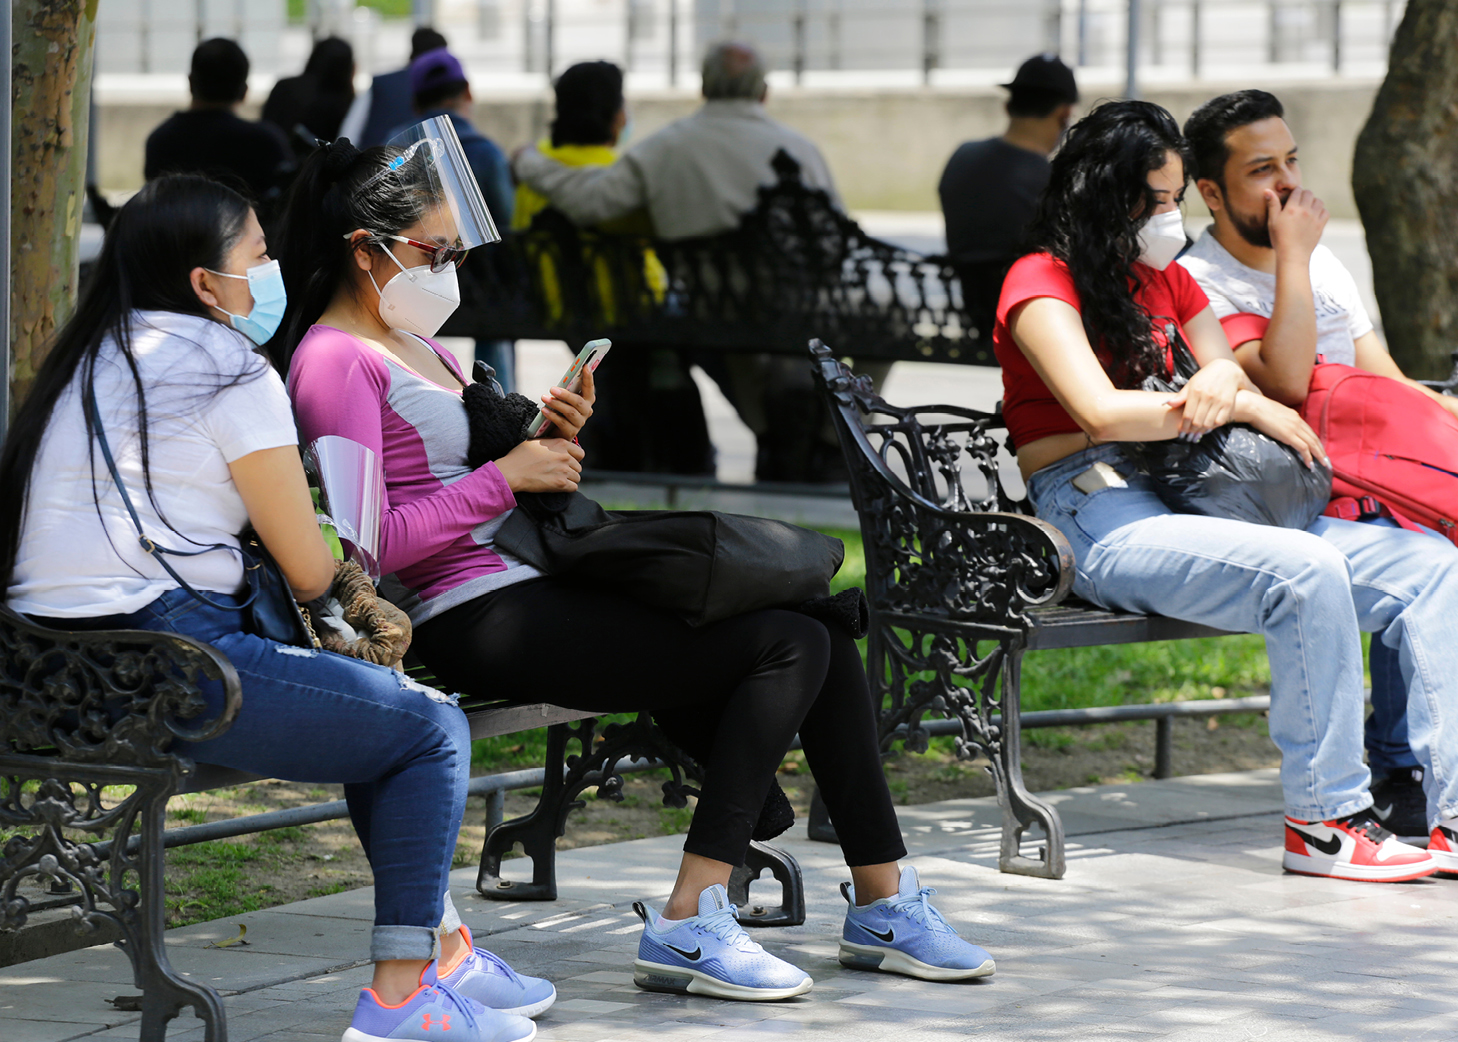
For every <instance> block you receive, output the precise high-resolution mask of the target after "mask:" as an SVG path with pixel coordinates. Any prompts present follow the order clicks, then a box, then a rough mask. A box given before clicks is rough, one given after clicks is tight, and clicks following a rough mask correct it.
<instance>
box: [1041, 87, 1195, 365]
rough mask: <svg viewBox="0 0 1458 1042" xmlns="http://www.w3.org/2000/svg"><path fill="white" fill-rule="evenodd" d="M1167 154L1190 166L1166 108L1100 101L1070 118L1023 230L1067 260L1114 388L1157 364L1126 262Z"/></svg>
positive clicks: (1134, 251) (1159, 356)
mask: <svg viewBox="0 0 1458 1042" xmlns="http://www.w3.org/2000/svg"><path fill="white" fill-rule="evenodd" d="M1170 153H1174V154H1175V155H1177V156H1179V157H1180V159H1181V161H1182V162H1183V163H1184V164H1185V168H1186V170H1187V171H1188V169H1189V165H1190V163H1189V155H1188V149H1187V148H1186V146H1185V140H1184V138H1182V137H1181V136H1180V128H1179V124H1177V123H1176V122H1175V121H1174V117H1173V116H1171V115H1170V114H1169V113H1168V112H1166V111H1165V110H1164V109H1162V108H1160V107H1159V106H1158V105H1155V104H1152V103H1150V102H1147V101H1108V102H1104V103H1103V104H1102V105H1099V106H1098V107H1097V108H1095V109H1094V110H1093V111H1092V112H1090V113H1089V114H1088V115H1087V116H1085V117H1084V118H1083V119H1081V120H1079V121H1078V122H1077V123H1075V124H1074V125H1073V128H1072V129H1071V130H1069V132H1068V137H1067V138H1066V139H1065V140H1064V142H1063V145H1062V147H1061V148H1059V150H1058V154H1057V155H1056V156H1054V157H1053V163H1052V170H1051V171H1050V173H1049V176H1048V187H1047V188H1045V189H1044V190H1043V198H1042V200H1041V201H1040V202H1039V204H1038V215H1037V217H1036V218H1034V221H1033V225H1032V228H1031V229H1030V230H1029V242H1030V244H1031V247H1032V251H1038V250H1042V251H1046V252H1048V253H1050V254H1052V255H1053V256H1054V257H1056V258H1058V259H1059V260H1061V261H1063V263H1065V264H1066V265H1068V270H1069V273H1070V274H1071V275H1072V276H1073V285H1074V288H1075V289H1077V290H1078V298H1079V302H1080V308H1081V313H1082V317H1083V328H1084V330H1085V332H1087V333H1088V340H1089V343H1090V344H1092V345H1094V350H1095V351H1096V352H1098V354H1099V357H1100V359H1101V360H1102V361H1103V362H1104V365H1105V368H1106V369H1108V370H1109V376H1110V378H1111V379H1112V380H1113V381H1114V383H1115V384H1116V385H1117V386H1120V387H1125V388H1137V387H1139V385H1140V384H1141V383H1142V382H1143V381H1144V378H1145V377H1146V376H1148V375H1150V374H1151V373H1155V372H1163V371H1164V351H1163V349H1162V348H1159V347H1157V346H1156V345H1155V342H1154V337H1153V336H1152V335H1151V328H1152V319H1153V316H1151V315H1150V314H1149V312H1147V311H1146V310H1145V309H1144V308H1143V307H1141V306H1140V305H1139V303H1138V302H1137V301H1136V300H1135V299H1134V293H1135V290H1136V288H1137V287H1138V286H1139V285H1140V279H1139V275H1138V274H1137V273H1136V272H1135V271H1134V263H1135V261H1137V260H1138V259H1139V252H1140V248H1139V229H1140V226H1141V225H1143V224H1144V221H1145V220H1146V219H1147V217H1148V216H1149V215H1150V214H1152V213H1153V212H1154V209H1155V207H1156V206H1157V205H1158V201H1157V200H1156V198H1155V195H1154V190H1153V189H1152V188H1150V187H1149V174H1150V173H1152V172H1153V171H1155V170H1158V169H1159V168H1160V167H1162V166H1164V164H1165V163H1166V162H1168V159H1169V154H1170ZM1186 176H1187V177H1188V174H1186Z"/></svg>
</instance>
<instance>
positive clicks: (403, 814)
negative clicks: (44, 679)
mask: <svg viewBox="0 0 1458 1042" xmlns="http://www.w3.org/2000/svg"><path fill="white" fill-rule="evenodd" d="M209 597H210V599H212V600H216V601H220V602H223V601H230V600H231V601H235V602H236V600H237V598H229V597H226V596H224V595H222V594H210V595H209ZM42 621H43V622H44V621H49V622H50V623H51V625H54V626H57V627H59V628H70V629H88V630H92V629H141V630H163V631H168V632H172V633H182V634H186V635H187V636H189V637H195V638H197V639H198V640H201V641H205V642H206V643H208V644H211V645H212V646H213V647H215V648H217V649H218V650H219V651H221V652H222V653H223V654H224V655H226V656H227V657H228V661H230V662H231V663H232V664H233V668H234V669H236V670H237V671H238V678H239V679H240V680H241V681H242V682H243V708H242V711H241V712H240V713H239V714H238V719H237V720H236V721H234V723H233V726H232V727H230V728H229V729H228V730H227V731H226V732H224V733H223V734H222V735H221V736H220V737H218V738H214V739H213V740H211V741H208V742H195V743H185V744H183V745H181V746H179V748H178V751H179V752H182V753H183V754H184V755H186V756H189V757H191V758H193V759H194V760H196V761H198V762H199V763H212V764H219V765H221V766H224V767H233V768H237V769H239V770H245V771H252V772H254V773H256V774H262V775H266V776H268V777H270V778H283V779H286V780H288V781H297V782H313V783H325V782H342V783H344V794H345V799H346V800H347V801H348V803H349V816H350V818H351V820H352V821H353V822H354V828H355V831H356V832H358V833H359V839H360V843H361V844H363V846H364V849H365V854H366V855H367V856H368V857H369V860H370V867H371V868H372V869H373V870H374V875H375V927H374V931H373V934H372V935H371V938H370V957H371V958H372V959H373V960H375V961H377V962H378V961H380V960H383V959H430V958H434V957H435V954H436V952H437V948H436V938H437V930H438V928H439V925H440V923H441V916H442V913H443V911H444V910H445V907H446V898H447V892H446V887H447V883H448V877H449V874H450V870H451V858H452V856H453V855H454V854H455V850H456V833H457V832H458V831H459V829H460V825H461V815H462V814H463V813H464V812H465V807H466V784H467V782H469V781H470V774H471V739H470V731H469V728H468V727H467V725H466V718H465V714H464V713H462V712H461V711H460V709H458V708H457V707H456V705H455V704H454V699H453V698H452V697H451V696H449V695H444V694H441V693H440V692H439V691H436V690H434V689H433V688H427V687H424V686H422V685H420V684H417V683H415V682H414V681H412V680H409V679H408V678H406V677H405V675H404V674H402V673H399V672H397V671H396V670H393V669H387V668H385V667H384V666H376V665H372V664H371V663H368V662H362V661H360V660H359V659H353V658H347V657H345V656H343V655H336V654H333V653H331V652H328V651H311V650H309V649H306V648H295V647H289V646H287V645H283V644H277V643H275V642H273V641H270V640H265V639H263V638H262V637H255V636H253V635H252V634H248V633H244V632H242V625H243V624H242V616H241V614H240V613H239V612H238V611H224V610H221V609H218V608H212V607H209V606H207V605H205V604H203V603H201V602H200V601H198V600H196V599H195V598H193V597H192V596H190V595H189V594H188V593H187V591H185V590H180V589H178V590H169V591H168V592H167V593H164V594H163V595H162V596H161V597H158V598H157V599H156V600H155V601H153V602H152V603H151V604H149V605H147V606H146V607H145V608H142V609H140V610H138V611H135V612H132V613H130V614H126V615H108V616H103V617H101V618H95V619H65V620H42ZM203 690H204V693H205V695H206V697H207V699H208V712H209V713H210V714H216V713H217V712H218V711H219V710H220V709H221V708H222V699H223V691H222V685H221V684H217V683H213V682H206V681H205V682H204V684H203Z"/></svg>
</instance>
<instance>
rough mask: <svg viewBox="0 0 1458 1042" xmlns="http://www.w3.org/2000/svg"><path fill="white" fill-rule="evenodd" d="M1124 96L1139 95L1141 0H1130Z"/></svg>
mask: <svg viewBox="0 0 1458 1042" xmlns="http://www.w3.org/2000/svg"><path fill="white" fill-rule="evenodd" d="M1124 73H1125V74H1124V97H1126V98H1130V99H1133V98H1137V97H1139V0H1129V32H1128V36H1127V38H1126V40H1125V55H1124Z"/></svg>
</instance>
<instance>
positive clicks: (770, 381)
mask: <svg viewBox="0 0 1458 1042" xmlns="http://www.w3.org/2000/svg"><path fill="white" fill-rule="evenodd" d="M703 94H704V104H703V107H702V108H700V109H699V110H698V111H697V112H695V113H693V114H692V115H689V116H685V117H684V118H683V119H680V120H676V121H675V122H673V123H670V124H669V125H668V126H666V127H664V128H663V129H662V130H660V131H658V132H657V133H655V134H652V135H650V136H649V137H647V138H645V139H644V140H642V141H640V142H639V143H638V144H636V145H634V146H633V147H632V148H631V149H629V150H628V151H627V152H625V153H624V154H623V155H622V157H621V158H620V159H619V160H618V161H617V162H616V163H613V164H612V165H611V166H583V167H573V166H568V165H567V164H565V163H562V162H560V161H558V160H556V159H553V158H551V157H550V156H547V155H544V154H543V153H542V151H541V150H540V149H537V148H528V149H526V150H524V151H523V152H522V153H521V154H520V155H519V156H518V157H517V158H516V161H515V163H514V167H515V171H516V175H517V177H518V178H519V179H520V180H521V181H523V182H525V183H526V184H528V185H530V186H531V187H532V188H533V189H534V190H536V191H538V192H540V193H542V194H543V195H545V196H546V197H547V198H549V199H550V200H551V201H552V205H553V206H555V207H556V208H557V209H559V210H561V211H562V212H563V213H565V214H566V215H567V216H568V217H570V218H571V219H572V220H573V221H574V222H575V223H577V224H579V225H583V226H591V225H597V224H601V223H602V222H603V221H609V220H613V219H615V218H620V217H624V216H627V215H628V214H631V213H634V212H635V211H638V210H643V209H646V211H647V215H648V218H649V219H650V220H651V221H652V224H653V229H654V232H655V234H657V235H658V236H659V237H660V238H663V239H689V238H695V237H697V236H704V235H716V234H719V233H721V232H726V231H730V230H731V229H733V228H737V227H738V226H739V223H740V221H741V220H742V219H743V218H744V215H745V214H746V213H748V212H749V211H751V210H753V209H754V207H755V206H756V204H757V203H758V202H759V189H760V187H761V186H768V185H773V184H774V183H775V182H776V181H777V180H778V177H777V175H776V174H775V171H774V168H773V167H772V166H771V161H772V160H773V159H774V157H775V155H776V154H777V153H779V152H780V151H782V150H783V151H784V152H786V153H788V154H789V155H790V156H791V157H792V158H794V159H795V160H796V162H798V163H799V164H800V180H801V182H802V183H804V184H805V185H806V186H807V187H809V188H818V189H821V190H822V191H824V192H825V193H826V195H827V196H829V198H830V201H831V203H832V205H834V206H835V207H836V208H838V209H840V208H843V207H842V204H841V201H840V196H839V194H838V193H837V192H836V190H835V183H834V181H833V179H832V178H831V176H830V168H829V167H828V166H827V165H826V162H825V159H824V157H823V156H821V154H820V150H819V149H818V148H816V147H815V144H814V142H812V141H811V140H810V139H809V138H807V137H805V136H804V135H803V134H801V133H799V132H798V131H795V130H792V129H791V128H789V127H787V126H785V125H784V124H783V123H780V122H778V121H777V120H775V119H772V118H771V117H770V115H769V113H768V112H766V111H765V107H764V100H765V97H766V96H767V94H768V88H767V87H766V84H765V65H764V61H763V59H762V58H761V57H760V55H759V53H758V52H757V51H756V50H755V49H754V47H752V46H751V45H749V44H747V43H740V42H734V41H729V42H722V43H716V44H713V45H711V46H710V47H709V50H708V52H707V54H706V55H705V57H704V64H703ZM622 357H623V356H622V355H616V356H614V359H613V366H614V368H617V367H619V366H620V365H621V364H622V362H621V358H622ZM699 364H700V365H702V366H703V368H704V369H705V371H706V372H708V373H709V375H710V376H712V377H713V378H714V380H715V381H716V382H717V383H718V384H719V385H720V387H722V388H723V390H724V393H725V396H726V397H728V399H729V401H730V402H731V403H732V404H733V405H734V408H735V409H736V410H738V412H739V415H740V417H741V418H742V419H743V420H744V423H745V425H746V426H748V427H749V429H750V430H752V431H753V432H754V434H755V438H756V440H757V441H758V444H759V448H758V458H757V460H756V463H755V477H756V478H757V479H758V480H760V481H796V482H816V483H825V482H827V481H829V482H837V481H844V480H845V464H844V461H843V458H842V456H841V452H840V446H839V445H838V444H837V442H836V440H835V432H834V430H833V428H831V426H830V424H829V421H828V415H827V414H826V412H825V409H824V406H823V405H821V403H820V400H819V397H818V395H817V394H816V393H815V388H814V386H813V385H812V383H811V375H810V367H809V366H807V365H805V363H804V362H803V361H802V360H801V359H799V358H788V357H776V356H771V355H767V354H757V355H745V354H735V355H714V356H708V357H703V356H701V358H700V359H699ZM864 369H865V367H863V370H864ZM878 370H879V373H880V374H884V372H885V368H884V367H878ZM604 372H606V370H604Z"/></svg>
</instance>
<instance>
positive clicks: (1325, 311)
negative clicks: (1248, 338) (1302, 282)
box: [1180, 227, 1372, 365]
mask: <svg viewBox="0 0 1458 1042" xmlns="http://www.w3.org/2000/svg"><path fill="white" fill-rule="evenodd" d="M1180 263H1181V264H1183V265H1184V266H1185V270H1186V271H1188V272H1189V273H1190V274H1191V275H1193V276H1194V277H1195V281H1196V282H1198V283H1199V284H1200V288H1201V289H1203V290H1204V291H1205V295H1206V296H1207V297H1209V298H1210V306H1211V307H1212V308H1214V309H1215V317H1216V318H1219V319H1224V318H1227V317H1228V316H1230V315H1238V314H1250V315H1260V316H1261V317H1262V318H1270V317H1271V314H1272V312H1274V311H1275V308H1276V276H1274V275H1268V274H1266V273H1265V272H1263V271H1256V270H1255V269H1254V268H1247V267H1246V266H1245V265H1244V264H1242V263H1240V261H1238V260H1236V259H1235V258H1234V257H1232V256H1231V255H1230V253H1229V252H1228V251H1227V250H1226V249H1225V247H1224V246H1221V245H1220V243H1218V242H1217V241H1216V240H1215V230H1214V228H1213V227H1210V228H1206V229H1205V234H1204V235H1202V236H1200V238H1199V241H1197V242H1196V243H1195V245H1193V246H1191V247H1190V249H1189V252H1188V253H1186V254H1185V255H1184V256H1183V257H1181V258H1180ZM1311 295H1312V297H1313V299H1314V300H1315V301H1316V353H1317V354H1319V355H1323V356H1325V358H1326V360H1327V361H1328V362H1340V363H1341V364H1342V365H1356V364H1357V348H1356V341H1357V338H1358V337H1362V336H1365V335H1367V334H1368V333H1370V332H1371V331H1372V319H1371V317H1370V316H1368V314H1367V309H1366V308H1365V307H1363V306H1362V297H1361V295H1360V294H1359V293H1358V292H1357V283H1356V282H1355V281H1354V280H1353V279H1352V275H1351V272H1349V271H1347V269H1346V268H1345V267H1343V266H1342V262H1341V261H1339V260H1337V258H1336V254H1334V253H1332V252H1331V250H1329V249H1327V248H1326V247H1325V246H1318V247H1316V249H1314V250H1313V251H1311Z"/></svg>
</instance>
